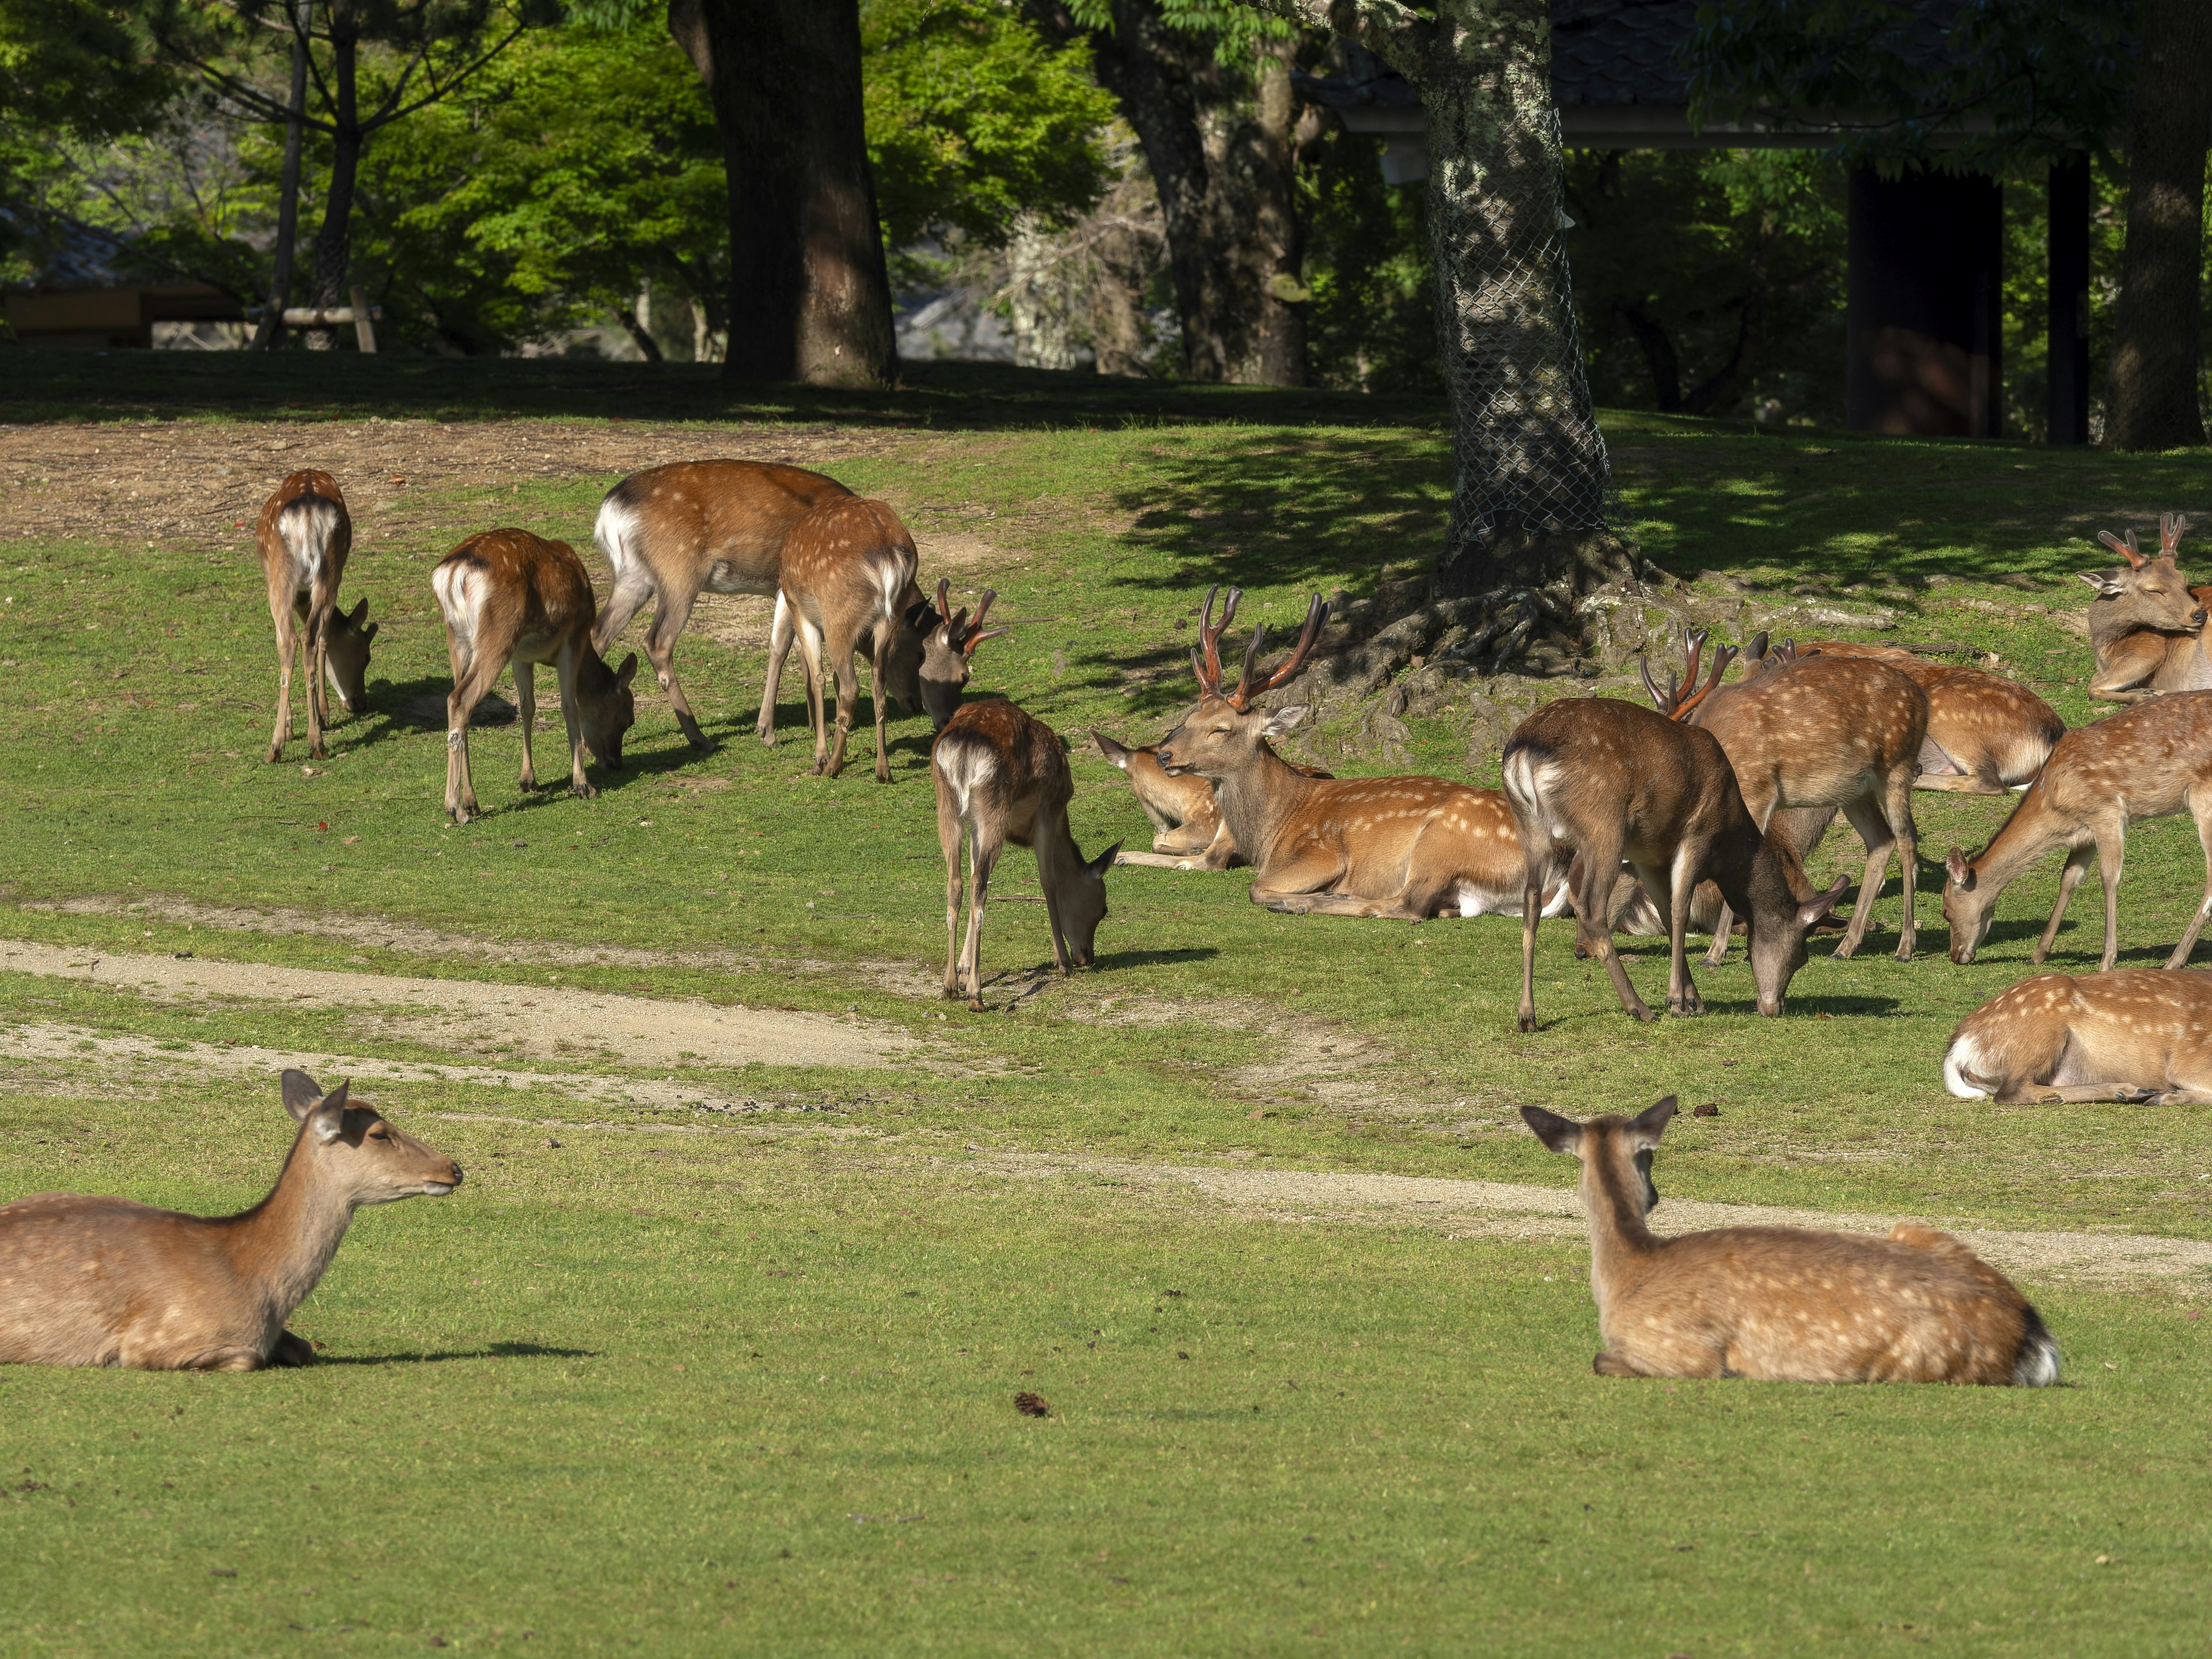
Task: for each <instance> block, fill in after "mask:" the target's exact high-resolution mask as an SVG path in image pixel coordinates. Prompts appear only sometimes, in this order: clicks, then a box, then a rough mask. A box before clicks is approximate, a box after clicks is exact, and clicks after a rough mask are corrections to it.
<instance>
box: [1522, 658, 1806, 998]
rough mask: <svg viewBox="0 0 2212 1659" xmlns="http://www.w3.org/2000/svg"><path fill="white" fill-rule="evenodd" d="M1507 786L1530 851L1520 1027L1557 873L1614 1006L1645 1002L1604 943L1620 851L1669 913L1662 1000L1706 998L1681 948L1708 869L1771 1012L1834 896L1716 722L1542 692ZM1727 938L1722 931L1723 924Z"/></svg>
mask: <svg viewBox="0 0 2212 1659" xmlns="http://www.w3.org/2000/svg"><path fill="white" fill-rule="evenodd" d="M1504 774H1505V799H1506V802H1507V805H1509V806H1510V809H1511V811H1512V814H1513V820H1514V823H1515V826H1516V829H1517V830H1518V832H1519V835H1520V840H1521V848H1522V858H1523V860H1525V865H1526V867H1525V870H1524V873H1523V877H1522V883H1523V885H1522V911H1521V1009H1520V1027H1521V1029H1522V1030H1524V1031H1533V1030H1535V1029H1536V990H1535V972H1536V918H1537V914H1538V910H1539V907H1540V903H1541V895H1543V894H1544V893H1546V892H1547V891H1548V890H1550V889H1551V886H1552V884H1553V883H1554V882H1556V881H1558V880H1559V878H1560V877H1561V876H1563V875H1564V876H1565V878H1566V881H1567V892H1568V896H1569V897H1570V899H1571V901H1572V902H1573V904H1574V908H1575V936H1576V939H1577V944H1578V945H1579V946H1580V948H1581V949H1582V950H1583V951H1586V952H1588V953H1589V955H1591V956H1594V957H1596V958H1597V959H1598V960H1599V961H1600V962H1602V963H1604V964H1605V969H1606V973H1607V975H1608V976H1609V977H1610V978H1611V979H1612V981H1613V991H1614V993H1615V994H1617V995H1618V996H1619V997H1620V1006H1621V1007H1622V1008H1623V1009H1624V1010H1626V1012H1628V1013H1629V1014H1631V1015H1632V1016H1633V1017H1634V1018H1638V1019H1650V1018H1652V1014H1651V1011H1650V1009H1649V1008H1647V1007H1645V1006H1644V1002H1643V1000H1642V999H1641V998H1639V997H1638V995H1637V994H1636V990H1635V987H1633V986H1632V985H1631V984H1630V983H1629V982H1628V970H1627V969H1626V968H1624V967H1623V966H1622V965H1621V962H1620V954H1619V952H1617V951H1615V950H1614V949H1613V930H1612V928H1611V927H1610V926H1609V925H1608V923H1607V897H1608V896H1609V894H1610V893H1611V891H1612V889H1613V878H1614V874H1615V872H1617V871H1618V870H1619V869H1620V865H1621V861H1622V860H1624V859H1626V860H1627V862H1628V863H1629V864H1631V865H1632V866H1634V867H1635V870H1636V872H1637V875H1638V878H1640V879H1641V880H1642V882H1643V884H1644V891H1645V892H1646V893H1647V894H1648V895H1649V896H1650V900H1651V902H1652V904H1653V905H1654V906H1655V907H1656V908H1657V910H1658V913H1659V915H1662V917H1665V918H1666V919H1667V922H1668V945H1669V947H1670V952H1669V957H1670V959H1669V963H1668V975H1667V1007H1668V1012H1672V1013H1677V1014H1692V1013H1697V1012H1701V1011H1702V1009H1703V1007H1704V1004H1703V1003H1702V1002H1701V1001H1699V997H1698V990H1697V987H1696V986H1695V985H1693V984H1692V983H1691V981H1690V969H1689V963H1688V962H1687V960H1686V957H1685V954H1684V944H1683V939H1684V935H1685V933H1686V930H1687V928H1688V926H1689V913H1690V901H1691V894H1692V890H1694V889H1695V888H1696V886H1697V884H1698V883H1699V881H1701V880H1703V879H1704V878H1706V877H1708V876H1710V877H1711V878H1712V879H1713V880H1714V881H1715V882H1716V883H1717V884H1718V885H1719V888H1720V890H1721V894H1722V896H1723V897H1724V898H1725V899H1726V900H1727V901H1728V902H1729V905H1730V906H1731V907H1733V908H1735V910H1736V911H1737V912H1739V913H1740V914H1741V915H1743V916H1744V917H1745V918H1746V920H1747V922H1748V923H1749V940H1748V944H1749V949H1750V955H1751V966H1752V975H1753V981H1754V982H1755V983H1756V985H1757V987H1758V1000H1759V1012H1760V1013H1762V1014H1778V1013H1780V1012H1782V1000H1783V996H1784V994H1785V993H1786V992H1787V991H1788V990H1789V988H1790V978H1791V976H1792V975H1795V974H1796V971H1797V969H1799V968H1800V967H1801V966H1802V965H1803V963H1804V961H1805V934H1806V932H1807V930H1808V929H1809V928H1810V927H1812V926H1813V925H1814V923H1815V922H1817V921H1819V920H1820V918H1821V917H1822V916H1824V915H1826V914H1827V913H1828V911H1829V909H1830V908H1832V907H1833V905H1834V904H1835V902H1836V900H1837V899H1838V897H1839V896H1841V895H1842V893H1843V890H1844V883H1843V882H1841V881H1838V883H1837V884H1836V885H1835V887H1834V888H1833V889H1832V890H1831V891H1830V892H1828V893H1827V894H1826V895H1820V894H1815V893H1814V892H1813V891H1812V890H1811V888H1810V887H1809V886H1808V884H1807V883H1806V880H1805V872H1804V870H1803V868H1802V866H1800V865H1799V864H1798V862H1797V860H1796V854H1793V853H1792V852H1791V851H1790V848H1789V845H1788V843H1787V842H1784V841H1783V840H1782V839H1781V838H1780V837H1778V836H1771V835H1769V834H1767V833H1765V832H1764V831H1762V830H1761V829H1760V828H1759V825H1758V824H1757V823H1755V822H1753V818H1752V816H1751V814H1750V812H1749V811H1747V810H1746V808H1745V805H1744V801H1743V796H1742V794H1741V792H1740V791H1739V790H1738V789H1737V787H1736V781H1735V772H1734V771H1733V770H1732V769H1730V768H1729V763H1728V757H1727V756H1726V755H1725V754H1723V752H1722V750H1721V746H1720V744H1719V743H1718V742H1717V741H1716V740H1715V739H1714V738H1713V736H1712V734H1711V732H1705V731H1702V730H1700V729H1699V728H1698V727H1696V726H1684V725H1681V724H1679V723H1678V722H1676V721H1674V720H1668V719H1667V718H1666V717H1665V716H1664V715H1662V714H1654V713H1652V712H1651V711H1650V710H1649V709H1646V708H1638V707H1637V706H1636V705H1635V704H1633V703H1629V702H1620V701H1619V700H1617V699H1615V698H1611V697H1567V698H1562V699H1561V700H1560V701H1559V702H1553V703H1547V705H1545V706H1544V707H1543V708H1540V709H1538V710H1537V711H1536V712H1535V713H1534V714H1531V715H1530V716H1529V717H1528V719H1527V720H1523V721H1522V722H1521V724H1520V725H1519V726H1516V728H1515V729H1514V732H1513V735H1512V736H1511V737H1510V738H1507V739H1506V741H1505V753H1504ZM1723 937H1724V936H1723Z"/></svg>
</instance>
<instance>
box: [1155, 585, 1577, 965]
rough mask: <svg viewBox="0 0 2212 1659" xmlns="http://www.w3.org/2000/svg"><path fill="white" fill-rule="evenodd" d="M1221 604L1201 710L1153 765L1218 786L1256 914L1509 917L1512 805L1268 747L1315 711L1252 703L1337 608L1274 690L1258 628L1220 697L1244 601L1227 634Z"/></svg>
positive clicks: (1316, 618)
mask: <svg viewBox="0 0 2212 1659" xmlns="http://www.w3.org/2000/svg"><path fill="white" fill-rule="evenodd" d="M1219 592H1220V590H1219V588H1218V586H1217V587H1216V588H1215V589H1214V591H1213V592H1210V593H1208V594H1207V595H1206V605H1205V608H1204V610H1203V611H1201V613H1200V618H1199V645H1198V646H1197V647H1195V648H1194V649H1193V651H1192V652H1191V663H1192V666H1193V667H1194V669H1195V670H1196V671H1197V674H1198V689H1199V692H1200V696H1199V703H1198V707H1197V708H1194V709H1193V710H1191V712H1190V713H1189V714H1186V715H1185V716H1184V717H1183V718H1182V721H1181V722H1180V723H1179V724H1177V726H1176V728H1175V729H1174V730H1173V731H1171V732H1169V733H1168V734H1167V736H1165V737H1164V738H1161V739H1160V741H1159V745H1158V749H1157V750H1156V751H1155V752H1156V754H1157V757H1158V761H1159V763H1160V765H1161V767H1162V768H1163V769H1164V770H1165V771H1167V772H1168V773H1169V774H1170V775H1197V776H1199V777H1201V778H1206V779H1209V780H1211V781H1212V784H1213V786H1214V794H1215V798H1216V799H1217V800H1218V803H1219V807H1220V812H1221V822H1222V824H1223V826H1224V827H1225V829H1227V830H1228V832H1229V835H1230V838H1231V842H1233V844H1234V845H1235V846H1236V847H1237V849H1238V850H1239V851H1240V852H1242V853H1243V854H1244V855H1245V857H1246V858H1248V859H1249V860H1251V862H1252V864H1253V866H1255V872H1256V873H1255V875H1254V877H1253V878H1252V902H1254V903H1255V904H1264V905H1266V906H1267V908H1269V909H1271V910H1283V911H1287V912H1289V913H1290V914H1291V915H1326V916H1383V917H1389V918H1392V919H1395V920H1397V921H1428V920H1429V919H1430V918H1431V917H1435V916H1448V915H1455V916H1479V915H1484V914H1485V913H1486V912H1487V913H1497V912H1499V911H1503V910H1506V909H1509V908H1511V907H1512V906H1513V905H1514V904H1515V903H1516V902H1517V901H1518V899H1519V897H1520V892H1521V877H1522V856H1521V845H1520V840H1519V837H1518V836H1516V834H1515V831H1514V827H1513V816H1512V814H1511V812H1510V811H1509V810H1508V809H1507V807H1506V805H1505V800H1504V797H1503V796H1502V795H1500V794H1499V793H1498V791H1496V790H1495V789H1474V788H1470V787H1468V786H1467V785H1466V784H1463V783H1451V782H1448V781H1445V780H1444V779H1443V778H1423V777H1395V778H1314V777H1309V776H1307V775H1304V773H1302V772H1301V771H1299V770H1298V769H1297V768H1295V767H1293V766H1291V764H1290V763H1288V762H1287V761H1285V760H1284V759H1283V758H1282V757H1280V756H1279V755H1278V754H1276V753H1275V751H1274V750H1273V747H1272V746H1271V742H1270V740H1271V739H1273V738H1277V737H1279V736H1281V735H1282V734H1283V733H1284V732H1288V731H1289V730H1290V729H1291V727H1293V726H1296V725H1297V722H1298V721H1299V720H1302V719H1304V715H1305V710H1304V708H1301V707H1298V706H1297V705H1295V704H1294V705H1292V706H1291V707H1289V708H1282V709H1279V710H1276V711H1275V712H1273V713H1272V714H1271V713H1269V712H1268V711H1267V709H1264V708H1255V707H1254V703H1255V700H1256V699H1258V698H1259V697H1260V696H1262V695H1264V694H1265V693H1267V692H1268V691H1272V690H1274V689H1275V688H1276V687H1278V686H1280V685H1282V684H1285V683H1286V682H1288V681H1289V680H1290V679H1291V678H1293V677H1294V676H1295V675H1296V674H1297V671H1298V670H1299V669H1300V668H1301V667H1303V666H1304V663H1305V659H1306V657H1307V654H1308V653H1310V652H1311V651H1312V649H1313V647H1314V641H1316V640H1317V639H1318V638H1319V637H1320V636H1321V630H1322V628H1323V627H1324V626H1325V625H1326V624H1327V623H1328V605H1325V604H1324V603H1323V602H1322V599H1321V598H1320V596H1319V595H1317V594H1316V596H1315V597H1314V599H1313V601H1312V603H1311V604H1310V605H1309V606H1308V607H1307V611H1306V622H1305V628H1304V631H1303V632H1302V633H1300V635H1298V642H1297V645H1296V646H1295V647H1293V648H1292V649H1291V654H1290V655H1289V656H1288V657H1286V658H1285V659H1283V661H1282V662H1281V663H1280V664H1279V665H1277V667H1276V668H1275V670H1274V671H1273V673H1271V674H1269V675H1267V677H1266V678H1261V677H1260V676H1259V673H1258V666H1259V660H1260V652H1261V647H1262V645H1263V644H1264V643H1265V641H1266V636H1267V630H1266V629H1265V627H1264V626H1261V627H1255V629H1253V630H1252V642H1251V643H1250V644H1249V646H1247V647H1245V651H1244V666H1243V671H1242V672H1241V673H1240V674H1239V675H1238V677H1237V684H1236V688H1235V689H1234V690H1230V691H1224V690H1222V689H1221V673H1222V669H1221V653H1220V646H1221V636H1222V635H1224V634H1225V633H1226V632H1227V631H1228V629H1229V628H1230V626H1231V623H1232V622H1233V621H1234V619H1235V617H1236V615H1237V600H1238V599H1239V598H1240V597H1241V595H1240V594H1239V592H1238V591H1237V589H1236V588H1233V587H1232V588H1231V589H1230V590H1229V595H1228V599H1227V602H1226V603H1225V605H1224V606H1223V607H1222V612H1221V620H1220V622H1219V623H1215V622H1214V621H1213V620H1212V617H1213V601H1214V599H1215V597H1216V595H1218V593H1219ZM1553 885H1554V886H1556V884H1553ZM1608 890H1609V888H1608ZM1547 896H1549V897H1550V898H1551V900H1552V903H1553V908H1552V909H1550V910H1547V913H1546V914H1547V915H1553V914H1557V910H1558V908H1559V907H1561V906H1563V905H1564V903H1565V892H1564V890H1560V891H1558V892H1553V891H1551V890H1550V888H1547Z"/></svg>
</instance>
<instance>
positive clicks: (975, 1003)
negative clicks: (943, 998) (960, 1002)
mask: <svg viewBox="0 0 2212 1659" xmlns="http://www.w3.org/2000/svg"><path fill="white" fill-rule="evenodd" d="M968 1012H969V1013H971V1014H980V1013H981V1012H983V999H982V998H981V997H969V999H968Z"/></svg>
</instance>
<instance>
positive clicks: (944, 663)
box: [900, 576, 1007, 732]
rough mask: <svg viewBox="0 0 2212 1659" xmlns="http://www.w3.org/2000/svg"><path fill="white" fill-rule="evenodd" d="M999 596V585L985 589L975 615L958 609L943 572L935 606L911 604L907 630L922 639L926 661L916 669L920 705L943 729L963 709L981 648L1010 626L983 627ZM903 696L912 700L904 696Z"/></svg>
mask: <svg viewBox="0 0 2212 1659" xmlns="http://www.w3.org/2000/svg"><path fill="white" fill-rule="evenodd" d="M998 597H999V594H998V590H997V589H996V588H991V587H987V588H985V589H984V590H983V597H982V598H981V599H978V600H977V601H976V602H975V616H974V617H973V618H970V617H969V615H968V607H967V606H965V605H963V606H961V607H960V609H959V610H958V611H954V610H953V609H952V599H951V583H950V582H949V581H947V580H945V578H943V577H941V576H940V577H939V579H938V582H937V603H936V604H935V605H932V604H930V602H929V601H928V600H927V599H924V600H923V601H922V602H921V604H920V605H908V607H907V612H906V623H907V631H908V632H909V633H910V634H911V635H913V636H914V637H915V638H916V639H918V640H919V641H921V660H920V662H919V663H918V664H917V665H915V680H914V684H915V691H916V695H917V696H919V697H920V699H921V702H920V706H921V708H925V709H927V711H928V713H929V722H930V724H931V725H932V726H935V727H936V728H937V730H939V731H940V732H942V731H943V730H944V729H945V721H947V720H951V718H952V716H953V714H955V713H956V712H957V711H958V709H959V708H960V694H961V692H962V691H963V690H964V689H966V687H967V684H968V677H969V674H970V673H971V672H972V671H973V666H974V663H973V659H974V658H975V647H977V646H979V645H981V644H982V643H983V641H986V640H995V639H997V638H998V637H999V636H1000V635H1002V634H1004V633H1006V631H1007V630H1006V629H1003V628H992V629H986V628H985V627H984V626H983V618H984V617H987V616H988V615H989V614H990V611H991V601H992V600H994V599H997V598H998ZM900 700H901V701H902V702H905V701H906V699H905V698H904V697H903V696H901V699H900ZM913 706H915V705H913V704H911V703H909V704H908V707H913Z"/></svg>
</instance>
